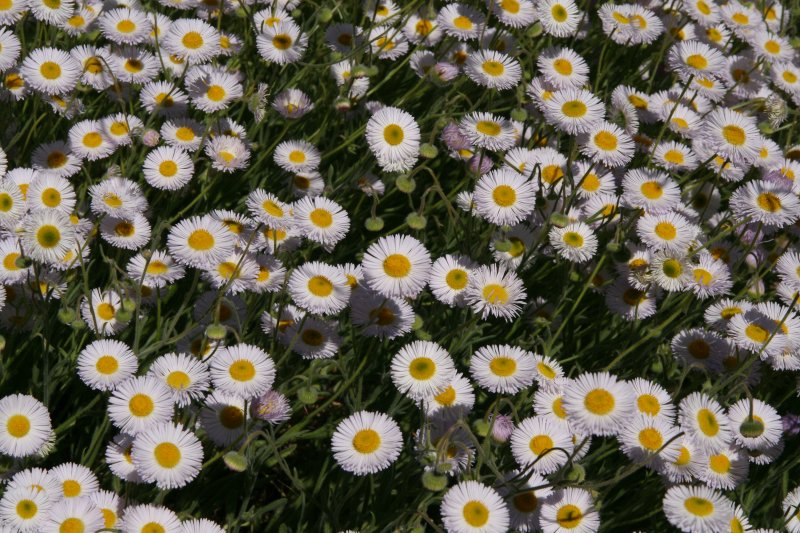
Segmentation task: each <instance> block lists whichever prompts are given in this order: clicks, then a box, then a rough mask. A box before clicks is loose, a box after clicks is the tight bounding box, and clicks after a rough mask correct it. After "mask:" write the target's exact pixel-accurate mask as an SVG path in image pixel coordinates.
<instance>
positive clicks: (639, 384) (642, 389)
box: [629, 378, 675, 422]
mask: <svg viewBox="0 0 800 533" xmlns="http://www.w3.org/2000/svg"><path fill="white" fill-rule="evenodd" d="M629 385H630V386H631V390H632V391H633V395H634V408H635V410H636V414H637V415H640V416H643V417H649V418H656V419H663V420H666V421H668V422H672V421H673V420H674V418H675V406H674V405H673V404H672V398H671V396H670V395H669V393H668V392H667V391H666V389H664V387H662V386H661V385H659V384H657V383H654V382H652V381H647V380H646V379H643V378H635V379H633V380H631V381H630V382H629Z"/></svg>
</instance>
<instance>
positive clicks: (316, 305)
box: [288, 261, 351, 315]
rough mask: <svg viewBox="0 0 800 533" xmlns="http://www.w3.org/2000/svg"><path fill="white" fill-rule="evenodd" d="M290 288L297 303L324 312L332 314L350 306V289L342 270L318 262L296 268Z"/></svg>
mask: <svg viewBox="0 0 800 533" xmlns="http://www.w3.org/2000/svg"><path fill="white" fill-rule="evenodd" d="M288 289H289V294H290V295H291V297H292V300H294V302H295V304H296V305H298V306H299V307H302V308H303V309H306V310H307V311H310V312H312V313H317V314H322V315H333V314H336V313H338V312H339V311H341V310H342V309H344V308H345V307H347V303H348V301H349V299H350V292H351V288H350V285H349V284H348V283H347V277H346V276H345V275H344V274H343V273H342V271H341V270H340V269H338V268H336V267H334V266H331V265H328V264H325V263H321V262H318V261H312V262H309V263H304V264H302V265H300V266H298V267H297V268H295V269H294V270H293V271H292V273H291V275H290V276H289V283H288Z"/></svg>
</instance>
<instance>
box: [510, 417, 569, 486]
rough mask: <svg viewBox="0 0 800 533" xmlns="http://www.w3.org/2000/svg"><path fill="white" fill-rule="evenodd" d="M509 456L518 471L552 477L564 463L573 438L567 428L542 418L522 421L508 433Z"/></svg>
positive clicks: (566, 460)
mask: <svg viewBox="0 0 800 533" xmlns="http://www.w3.org/2000/svg"><path fill="white" fill-rule="evenodd" d="M510 441H511V453H512V454H513V455H514V460H515V461H517V464H518V465H519V466H520V468H527V467H530V468H532V469H533V471H534V472H537V473H539V474H551V473H553V472H555V471H556V470H558V469H559V468H561V467H562V466H564V465H565V464H567V462H568V461H569V458H570V455H571V454H572V450H573V447H574V446H573V444H572V438H571V436H570V434H569V432H568V431H567V429H566V428H565V427H564V426H562V425H560V424H558V423H556V422H555V421H552V420H551V419H549V418H547V417H544V416H535V417H532V418H526V419H525V420H523V421H521V422H520V423H519V424H518V425H517V427H516V428H514V431H513V432H512V433H511V439H510Z"/></svg>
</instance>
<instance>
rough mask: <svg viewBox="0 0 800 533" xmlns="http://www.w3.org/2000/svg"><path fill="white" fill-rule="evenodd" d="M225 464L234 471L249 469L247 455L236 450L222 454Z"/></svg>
mask: <svg viewBox="0 0 800 533" xmlns="http://www.w3.org/2000/svg"><path fill="white" fill-rule="evenodd" d="M222 460H223V461H224V462H225V466H227V467H228V468H230V469H231V470H233V471H234V472H244V471H245V470H247V457H245V456H244V455H242V454H241V453H239V452H236V451H230V452H228V453H226V454H225V455H223V456H222Z"/></svg>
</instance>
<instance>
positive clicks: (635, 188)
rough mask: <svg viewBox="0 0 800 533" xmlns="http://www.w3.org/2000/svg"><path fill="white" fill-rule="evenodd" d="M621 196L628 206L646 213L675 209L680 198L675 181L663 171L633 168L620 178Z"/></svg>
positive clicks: (679, 191)
mask: <svg viewBox="0 0 800 533" xmlns="http://www.w3.org/2000/svg"><path fill="white" fill-rule="evenodd" d="M622 188H623V191H624V193H623V195H622V198H623V200H624V201H625V203H626V204H628V206H630V207H633V208H636V209H644V210H645V212H647V213H663V212H668V211H671V210H673V209H675V208H676V207H677V206H678V203H679V202H680V200H681V190H680V187H678V185H677V183H675V181H674V180H672V179H671V178H670V177H669V176H668V175H666V174H665V173H663V172H659V171H654V170H648V169H646V168H635V169H631V170H628V171H627V172H626V173H625V177H624V178H623V180H622Z"/></svg>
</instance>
